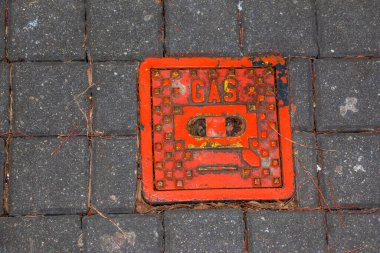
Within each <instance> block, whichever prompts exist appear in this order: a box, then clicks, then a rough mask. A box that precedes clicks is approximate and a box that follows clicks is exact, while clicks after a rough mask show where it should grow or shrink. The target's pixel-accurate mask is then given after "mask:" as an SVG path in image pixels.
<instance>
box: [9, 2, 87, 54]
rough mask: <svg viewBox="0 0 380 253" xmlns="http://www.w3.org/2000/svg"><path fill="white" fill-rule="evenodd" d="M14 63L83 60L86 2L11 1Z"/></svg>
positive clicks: (10, 34)
mask: <svg viewBox="0 0 380 253" xmlns="http://www.w3.org/2000/svg"><path fill="white" fill-rule="evenodd" d="M8 2H9V29H8V31H9V35H8V42H7V43H8V49H9V58H10V60H12V61H18V60H28V61H35V60H40V61H51V60H61V61H68V60H84V59H85V51H84V48H83V46H82V45H83V39H84V27H85V20H84V2H83V1H77V0H66V1H62V0H50V1H47V2H41V1H33V2H31V1H29V0H19V1H8Z"/></svg>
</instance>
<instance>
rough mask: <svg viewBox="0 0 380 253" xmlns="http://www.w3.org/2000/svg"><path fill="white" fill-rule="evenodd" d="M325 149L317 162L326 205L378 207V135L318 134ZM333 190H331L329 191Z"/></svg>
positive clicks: (379, 147)
mask: <svg viewBox="0 0 380 253" xmlns="http://www.w3.org/2000/svg"><path fill="white" fill-rule="evenodd" d="M318 142H319V144H320V147H321V148H322V149H332V150H336V152H327V153H325V155H323V156H322V158H321V161H319V163H320V164H321V167H322V175H321V187H322V190H323V192H324V195H325V197H326V198H327V199H328V201H329V203H330V205H331V206H332V207H335V203H334V198H333V196H334V197H335V201H336V205H338V206H355V207H357V206H360V207H372V206H377V207H378V206H380V188H379V181H380V171H379V166H378V165H379V164H380V135H379V134H333V135H321V136H318ZM332 192H333V193H332Z"/></svg>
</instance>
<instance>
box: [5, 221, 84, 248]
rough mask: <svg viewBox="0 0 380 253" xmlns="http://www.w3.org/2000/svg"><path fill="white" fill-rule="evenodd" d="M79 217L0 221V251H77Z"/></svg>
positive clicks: (78, 244) (78, 243)
mask: <svg viewBox="0 0 380 253" xmlns="http://www.w3.org/2000/svg"><path fill="white" fill-rule="evenodd" d="M80 226H81V224H80V217H79V215H78V216H50V217H41V216H40V217H16V218H15V217H3V218H0V252H4V253H5V252H7V253H18V252H78V253H79V252H80V244H81V242H80V234H81V231H80Z"/></svg>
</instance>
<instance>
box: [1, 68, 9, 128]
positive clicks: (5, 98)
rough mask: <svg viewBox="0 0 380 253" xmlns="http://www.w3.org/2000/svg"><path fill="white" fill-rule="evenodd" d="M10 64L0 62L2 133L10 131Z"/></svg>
mask: <svg viewBox="0 0 380 253" xmlns="http://www.w3.org/2000/svg"><path fill="white" fill-rule="evenodd" d="M8 103H9V65H8V64H6V63H2V62H1V63H0V133H4V132H6V131H8V127H9V123H8Z"/></svg>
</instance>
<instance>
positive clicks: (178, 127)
mask: <svg viewBox="0 0 380 253" xmlns="http://www.w3.org/2000/svg"><path fill="white" fill-rule="evenodd" d="M204 59H206V58H184V59H170V58H169V59H168V58H166V59H148V60H147V61H146V62H145V63H143V64H142V65H141V68H140V108H141V123H142V126H143V127H142V130H141V154H142V169H143V177H142V180H143V193H144V196H145V198H146V199H147V200H148V201H150V202H153V203H160V202H179V201H197V200H227V199H228V200H233V199H279V198H286V197H289V195H290V194H291V193H292V191H293V179H292V177H293V166H292V163H291V157H289V155H291V146H290V145H286V140H285V142H284V140H281V136H286V138H290V137H291V136H290V134H291V131H290V121H289V108H288V105H287V104H288V103H287V98H286V90H284V89H286V88H287V86H286V85H287V84H286V69H285V66H284V61H283V60H282V59H281V58H279V59H277V57H276V58H274V57H270V58H265V59H256V60H252V59H248V58H242V59H240V60H232V59H228V58H223V59H209V61H210V62H209V63H207V62H206V61H204ZM263 60H266V61H263ZM147 65H148V66H147ZM144 96H145V97H144ZM279 120H280V121H281V126H282V128H279ZM148 126H151V127H148ZM149 128H150V129H149ZM278 133H280V134H281V136H280V135H279V134H278ZM284 155H285V156H286V157H281V156H284ZM284 172H285V174H284ZM284 175H286V178H284ZM284 179H286V180H284ZM284 181H286V182H284Z"/></svg>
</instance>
